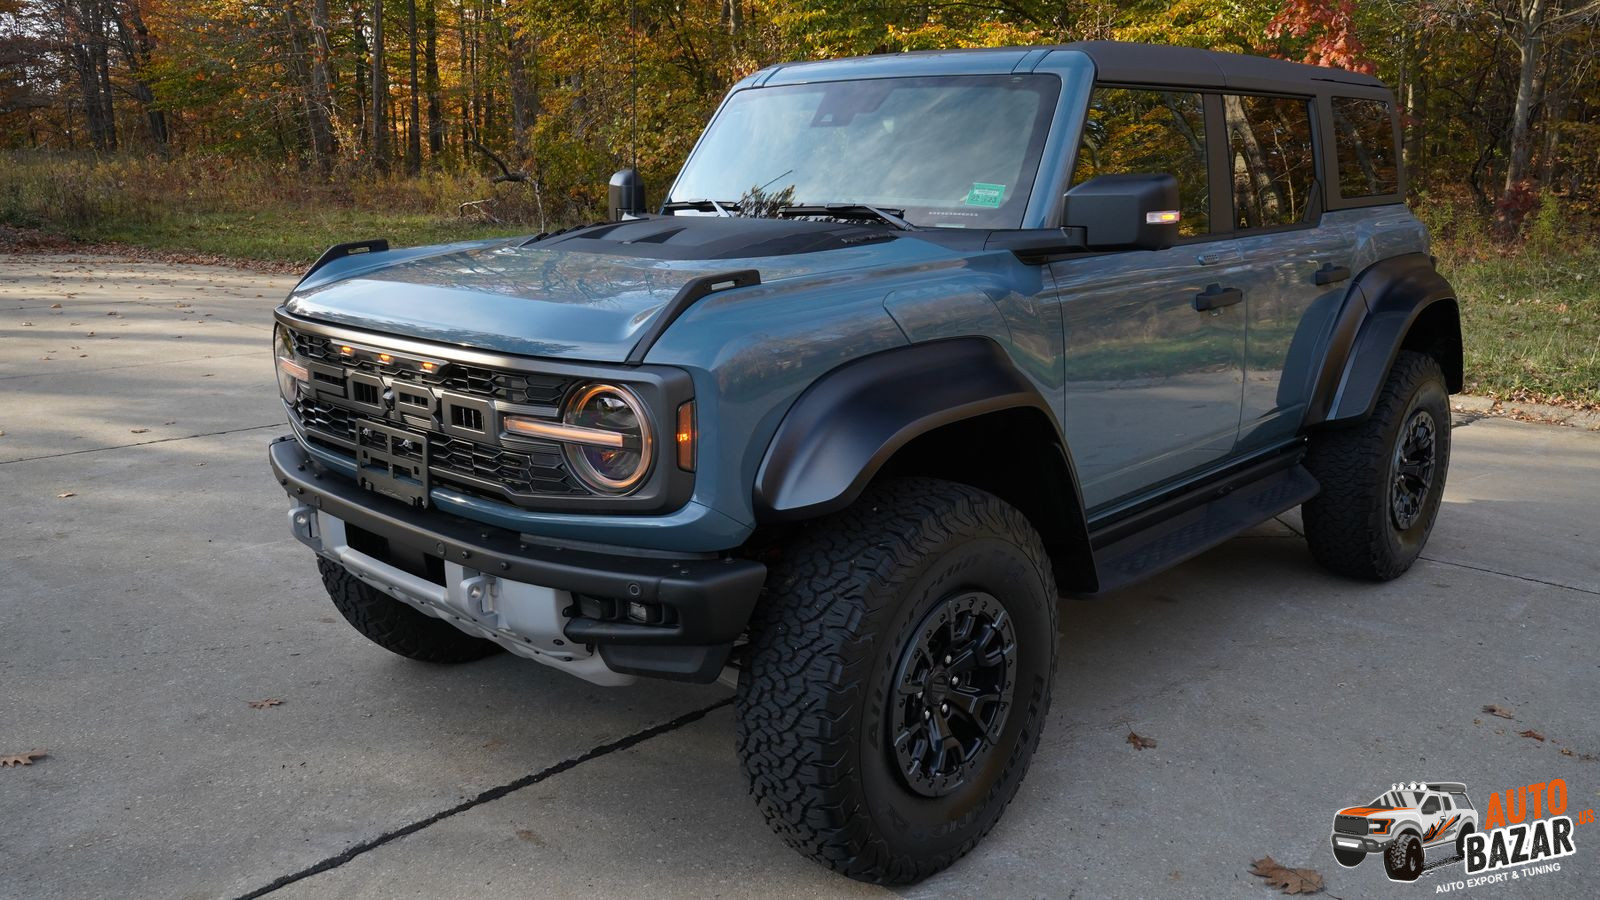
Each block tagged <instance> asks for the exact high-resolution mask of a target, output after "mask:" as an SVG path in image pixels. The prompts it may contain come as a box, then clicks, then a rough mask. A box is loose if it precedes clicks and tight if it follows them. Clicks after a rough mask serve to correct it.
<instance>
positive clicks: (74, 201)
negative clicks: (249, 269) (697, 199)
mask: <svg viewBox="0 0 1600 900" xmlns="http://www.w3.org/2000/svg"><path fill="white" fill-rule="evenodd" d="M525 194H526V191H525V190H523V189H521V186H518V185H498V186H496V185H491V184H489V182H488V181H487V179H484V178H482V177H480V176H477V175H472V174H460V173H447V172H430V173H428V174H426V175H423V176H421V177H417V178H404V177H398V176H397V177H391V178H366V179H362V180H346V181H339V180H334V181H330V182H318V181H315V180H312V179H308V178H306V177H305V176H304V174H303V173H300V172H297V171H294V170H292V169H282V168H274V167H272V166H270V165H268V164H265V163H247V162H238V161H229V160H219V159H210V158H186V159H179V160H162V159H156V158H145V157H113V158H109V159H94V158H91V157H86V156H81V155H64V154H45V153H25V152H16V153H8V154H4V155H3V156H0V224H5V225H12V226H17V227H21V228H30V229H37V230H39V231H42V232H44V233H46V234H51V235H60V236H63V237H67V238H71V239H73V240H78V241H88V242H103V241H113V242H119V243H125V244H131V245H133V246H137V247H146V248H150V249H154V250H163V251H172V252H178V253H195V254H199V255H207V256H223V257H231V258H234V259H241V260H261V261H266V262H275V263H292V264H302V265H303V264H308V263H310V262H311V261H312V260H314V259H316V258H317V256H318V255H319V254H321V253H322V251H323V250H325V249H327V248H328V247H329V246H330V245H332V244H337V243H341V242H343V241H354V240H363V239H366V238H387V239H388V241H389V243H390V244H392V245H394V246H396V247H411V246H418V245H424V244H439V243H448V242H451V241H464V240H475V239H479V238H490V237H500V236H511V235H518V234H529V233H532V232H536V231H538V230H539V228H538V227H537V226H536V225H531V224H526V223H528V222H529V221H536V219H531V218H530V210H529V206H528V202H529V199H530V198H528V197H527V196H525ZM482 200H487V201H488V203H486V204H482V205H480V206H476V207H471V208H470V209H469V213H470V214H469V215H468V216H463V215H461V205H462V204H463V203H468V202H469V201H482ZM477 210H484V211H487V212H489V213H490V214H491V215H495V217H496V218H499V219H502V220H508V221H509V224H501V223H499V222H485V221H483V220H482V216H480V215H478V214H477Z"/></svg>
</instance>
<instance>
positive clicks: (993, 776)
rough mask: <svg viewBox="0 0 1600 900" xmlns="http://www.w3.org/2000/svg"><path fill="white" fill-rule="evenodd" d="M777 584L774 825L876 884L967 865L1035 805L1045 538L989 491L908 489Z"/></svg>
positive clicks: (928, 483) (1042, 691) (764, 733)
mask: <svg viewBox="0 0 1600 900" xmlns="http://www.w3.org/2000/svg"><path fill="white" fill-rule="evenodd" d="M767 585H768V588H767V593H766V595H765V596H764V597H763V598H762V602H761V604H760V605H759V606H758V607H757V610H756V614H755V617H754V619H753V621H752V623H751V656H750V667H749V669H748V670H747V671H746V672H745V673H744V675H743V677H742V678H741V679H740V682H739V697H738V710H739V723H738V741H739V756H740V759H741V761H742V762H743V764H744V769H745V773H746V774H747V775H748V776H749V779H750V790H751V793H752V794H754V795H755V798H756V802H757V804H758V805H759V806H760V808H761V811H762V813H763V814H764V815H765V817H766V819H767V822H768V823H769V824H770V825H771V826H772V828H773V830H775V831H776V832H777V833H778V834H779V835H780V836H782V837H783V838H784V840H785V841H787V842H788V843H789V844H790V845H791V846H793V847H794V848H795V849H797V850H799V851H800V852H801V853H803V854H805V855H807V856H809V857H811V858H813V859H815V860H817V861H818V862H821V863H823V864H824V865H827V866H829V867H831V868H833V869H835V870H836V871H839V872H841V873H843V874H845V875H848V876H850V877H852V878H856V879H859V880H863V881H873V882H881V883H895V884H906V883H910V882H914V881H918V880H921V879H923V878H926V877H927V876H929V875H932V874H933V873H935V872H937V871H939V870H941V869H943V868H945V867H946V866H948V865H950V864H951V863H953V862H955V861H956V860H957V859H959V858H960V857H961V856H962V855H963V854H965V853H966V852H967V851H969V850H971V849H972V848H973V846H975V845H976V844H977V843H978V841H979V840H980V839H981V838H982V837H983V836H984V835H985V834H986V833H987V832H988V831H989V829H990V828H992V827H993V826H994V824H995V822H996V821H998V820H999V818H1000V814H1001V813H1002V812H1003V811H1004V809H1005V807H1006V804H1008V803H1009V802H1010V801H1011V798H1012V796H1013V795H1015V794H1016V791H1017V788H1018V786H1019V785H1020V784H1021V782H1022V777H1023V775H1024V773H1025V772H1026V771H1027V768H1028V762H1029V760H1030V759H1031V757H1032V755H1033V751H1034V748H1035V747H1036V746H1037V744H1038V741H1039V729H1040V727H1041V726H1042V725H1043V723H1044V718H1045V714H1046V712H1047V710H1048V709H1049V704H1050V683H1051V679H1052V677H1053V675H1054V671H1055V659H1056V657H1055V650H1056V590H1055V581H1054V578H1053V577H1052V574H1051V570H1050V564H1049V562H1048V560H1047V559H1046V556H1045V552H1044V547H1043V545H1042V543H1041V541H1040V539H1039V536H1038V535H1037V534H1036V533H1035V532H1034V530H1033V528H1032V527H1031V526H1030V525H1029V523H1028V521H1027V520H1026V519H1025V518H1024V517H1023V516H1022V514H1021V513H1020V512H1018V511H1017V510H1016V509H1014V508H1012V507H1011V506H1009V505H1007V504H1005V503H1004V502H1002V501H1000V500H999V499H998V498H996V497H993V496H991V495H989V494H986V493H983V492H982V491H978V490H976V489H974V488H970V487H966V486H964V485H958V484H953V483H950V482H944V481H935V480H932V479H901V480H895V481H890V482H886V483H884V484H882V485H880V486H877V487H875V488H874V489H872V490H871V491H869V492H868V493H867V494H865V495H863V497H862V498H861V500H860V501H858V502H857V503H856V505H855V506H853V507H851V508H850V509H849V510H846V511H845V512H843V513H840V514H839V515H837V516H834V517H832V518H831V519H828V520H825V521H823V522H819V523H817V524H816V525H814V526H812V527H811V528H810V529H808V531H807V532H806V533H805V534H804V535H802V536H801V537H800V538H799V539H798V540H796V541H794V542H792V543H791V544H790V545H789V546H787V547H785V548H784V559H783V561H782V562H780V563H779V564H777V565H775V566H774V568H773V570H772V573H771V574H770V575H769V577H768V581H767Z"/></svg>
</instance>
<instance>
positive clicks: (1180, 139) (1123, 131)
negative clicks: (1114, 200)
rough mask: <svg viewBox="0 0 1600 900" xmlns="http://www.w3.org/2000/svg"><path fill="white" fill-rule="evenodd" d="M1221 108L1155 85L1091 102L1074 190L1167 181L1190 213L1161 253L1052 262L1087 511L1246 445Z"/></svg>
mask: <svg viewBox="0 0 1600 900" xmlns="http://www.w3.org/2000/svg"><path fill="white" fill-rule="evenodd" d="M1216 108H1217V107H1216V98H1215V97H1207V96H1205V95H1203V94H1201V93H1198V92H1193V91H1183V90H1164V89H1160V88H1148V87H1116V86H1099V87H1096V88H1095V91H1094V95H1093V98H1092V100H1091V109H1090V112H1089V116H1088V120H1087V122H1086V124H1085V127H1084V137H1083V140H1082V144H1081V146H1080V147H1079V148H1078V155H1077V162H1076V165H1075V168H1074V171H1073V176H1072V183H1073V184H1078V183H1081V182H1083V181H1086V180H1088V179H1089V178H1092V177H1094V176H1097V175H1105V174H1117V173H1139V172H1145V173H1148V172H1167V173H1170V174H1172V175H1174V176H1176V177H1177V179H1178V188H1179V194H1180V201H1181V210H1180V211H1181V213H1182V220H1181V223H1180V234H1181V235H1182V237H1181V240H1180V242H1179V244H1178V245H1177V246H1174V247H1172V248H1169V249H1167V250H1162V251H1156V252H1148V251H1133V252H1126V253H1110V254H1101V255H1093V256H1084V257H1077V258H1072V259H1067V260H1064V261H1060V262H1056V263H1053V264H1052V265H1051V271H1052V275H1053V277H1054V279H1055V282H1056V288H1057V290H1058V291H1059V295H1060V303H1061V317H1062V324H1063V328H1064V333H1065V347H1066V349H1065V354H1064V355H1065V384H1066V396H1065V403H1064V406H1063V412H1062V418H1063V424H1064V426H1065V430H1066V433H1067V440H1068V443H1069V445H1070V446H1071V448H1072V452H1073V462H1074V464H1075V465H1076V468H1077V472H1078V478H1079V482H1080V485H1081V487H1082V489H1083V493H1084V503H1085V505H1086V506H1087V507H1089V508H1090V510H1091V513H1092V512H1093V511H1094V510H1096V509H1104V508H1106V507H1107V506H1110V505H1113V504H1115V503H1116V501H1118V500H1121V499H1123V498H1127V497H1130V496H1132V495H1135V494H1138V493H1141V492H1144V491H1147V490H1149V489H1151V488H1153V487H1157V486H1159V485H1161V484H1163V483H1167V482H1171V481H1173V480H1176V479H1179V478H1181V477H1183V476H1184V475H1186V474H1187V473H1191V472H1195V471H1199V470H1203V469H1206V468H1208V467H1211V466H1214V465H1217V464H1219V463H1220V462H1221V461H1223V460H1224V459H1225V458H1226V457H1227V456H1228V454H1229V453H1230V452H1231V451H1232V449H1233V447H1234V444H1235V441H1236V439H1237V437H1238V426H1239V412H1240V398H1241V385H1242V380H1243V374H1244V340H1245V319H1244V306H1243V304H1242V302H1240V301H1241V300H1242V295H1241V294H1240V293H1239V292H1238V291H1237V290H1235V287H1236V285H1235V283H1234V279H1235V278H1236V276H1238V275H1239V274H1240V268H1239V260H1240V257H1239V254H1238V252H1237V250H1236V249H1235V248H1233V247H1231V246H1230V244H1229V242H1228V241H1227V240H1226V238H1227V237H1228V235H1227V233H1226V232H1227V229H1226V228H1224V229H1222V232H1221V233H1220V234H1219V233H1218V232H1217V230H1216V229H1215V228H1214V225H1215V224H1216V223H1215V222H1214V221H1213V220H1214V218H1215V208H1216V204H1215V197H1214V188H1213V184H1212V181H1213V179H1212V177H1211V173H1212V170H1213V168H1214V166H1213V162H1214V161H1215V159H1214V157H1215V156H1216V155H1217V154H1218V153H1219V152H1220V151H1218V150H1217V147H1218V146H1219V145H1218V144H1216V142H1215V141H1214V140H1213V141H1211V142H1208V135H1210V134H1212V132H1213V131H1214V130H1215V126H1214V125H1212V124H1211V123H1213V122H1215V121H1216V120H1217V118H1216V113H1215V110H1216ZM1208 111H1209V112H1210V114H1209V115H1208ZM1197 298H1198V299H1197Z"/></svg>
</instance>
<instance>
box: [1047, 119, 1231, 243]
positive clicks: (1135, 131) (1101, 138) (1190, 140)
mask: <svg viewBox="0 0 1600 900" xmlns="http://www.w3.org/2000/svg"><path fill="white" fill-rule="evenodd" d="M1156 172H1165V173H1167V174H1169V175H1172V176H1173V177H1175V178H1177V179H1178V197H1179V212H1181V213H1182V215H1183V217H1182V218H1181V219H1179V220H1178V233H1179V234H1181V235H1184V236H1191V235H1199V234H1207V233H1209V232H1210V231H1211V224H1210V219H1211V216H1210V213H1211V207H1210V204H1211V191H1210V187H1209V184H1210V182H1209V179H1208V177H1207V171H1206V117H1205V104H1204V103H1202V102H1201V99H1200V95H1199V94H1195V93H1188V92H1182V91H1157V90H1130V89H1127V88H1095V90H1094V95H1093V97H1092V99H1091V100H1090V101H1089V119H1088V121H1087V122H1086V123H1085V124H1084V128H1083V143H1082V145H1081V146H1079V148H1078V163H1077V166H1076V168H1074V169H1073V171H1072V183H1073V184H1075V185H1076V184H1081V183H1082V182H1085V181H1088V180H1089V179H1091V178H1093V177H1095V176H1096V175H1130V174H1139V173H1146V174H1148V173H1156Z"/></svg>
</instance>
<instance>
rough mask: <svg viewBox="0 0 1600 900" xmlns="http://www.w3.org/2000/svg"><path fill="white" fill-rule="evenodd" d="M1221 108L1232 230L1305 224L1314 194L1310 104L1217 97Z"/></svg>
mask: <svg viewBox="0 0 1600 900" xmlns="http://www.w3.org/2000/svg"><path fill="white" fill-rule="evenodd" d="M1222 108H1223V111H1224V116H1225V118H1226V120H1227V126H1228V162H1229V169H1230V170H1231V171H1232V173H1233V217H1234V223H1233V224H1234V227H1235V228H1237V229H1241V230H1243V229H1249V228H1273V227H1276V226H1280V225H1298V224H1300V223H1301V222H1303V221H1305V218H1306V214H1307V211H1308V210H1309V209H1310V207H1311V195H1312V192H1313V191H1315V190H1316V189H1317V164H1316V154H1315V153H1313V152H1312V149H1311V105H1310V103H1308V102H1307V101H1305V100H1294V99H1289V98H1285V97H1251V96H1239V95H1233V94H1229V95H1226V96H1224V97H1223V98H1222Z"/></svg>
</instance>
